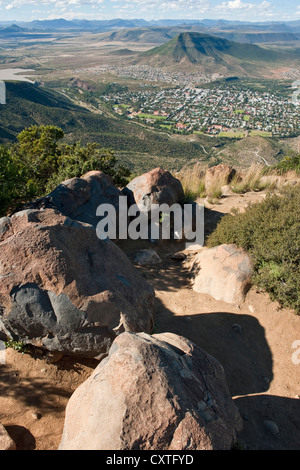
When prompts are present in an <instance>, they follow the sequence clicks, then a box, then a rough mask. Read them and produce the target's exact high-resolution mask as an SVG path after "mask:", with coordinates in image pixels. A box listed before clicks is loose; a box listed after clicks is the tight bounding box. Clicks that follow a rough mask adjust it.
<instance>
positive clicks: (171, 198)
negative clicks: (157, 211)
mask: <svg viewBox="0 0 300 470" xmlns="http://www.w3.org/2000/svg"><path fill="white" fill-rule="evenodd" d="M123 194H125V195H126V196H127V197H128V200H129V204H137V205H138V206H139V207H140V208H141V210H143V211H145V212H148V211H150V209H151V204H168V205H169V206H171V205H172V204H175V203H179V202H181V201H182V200H183V198H184V192H183V188H182V184H181V182H180V181H179V179H177V178H175V177H174V176H172V175H171V173H170V172H169V171H166V170H163V169H162V168H154V169H153V170H151V171H149V172H148V173H144V174H143V175H140V176H137V177H136V178H134V179H133V180H132V181H130V183H129V184H128V185H127V186H126V188H124V189H123Z"/></svg>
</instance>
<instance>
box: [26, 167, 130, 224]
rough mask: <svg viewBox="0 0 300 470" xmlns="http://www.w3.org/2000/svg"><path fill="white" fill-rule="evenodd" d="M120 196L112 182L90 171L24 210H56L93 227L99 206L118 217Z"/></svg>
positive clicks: (31, 203) (107, 177)
mask: <svg viewBox="0 0 300 470" xmlns="http://www.w3.org/2000/svg"><path fill="white" fill-rule="evenodd" d="M120 196H123V194H122V192H121V191H120V190H119V189H118V188H116V187H115V186H114V184H113V181H112V180H111V178H110V177H109V176H108V175H106V174H105V173H102V172H101V171H90V172H89V173H86V174H85V175H83V176H82V177H81V178H71V179H68V180H66V181H63V182H62V183H61V184H59V185H58V186H57V187H56V188H55V189H54V190H53V191H52V192H51V193H49V194H48V195H47V196H44V197H42V198H40V199H37V200H36V201H33V202H30V203H28V204H26V205H25V206H24V207H23V209H56V210H58V211H59V212H61V213H62V214H63V215H65V216H67V217H70V218H71V219H74V220H78V221H80V222H84V223H87V224H91V225H93V226H94V227H96V225H97V224H98V222H99V220H100V218H99V217H98V216H97V214H96V212H97V208H98V207H99V205H100V204H111V205H112V206H113V207H114V208H115V209H116V212H117V213H118V210H119V197H120Z"/></svg>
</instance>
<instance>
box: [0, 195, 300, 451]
mask: <svg viewBox="0 0 300 470" xmlns="http://www.w3.org/2000/svg"><path fill="white" fill-rule="evenodd" d="M264 196H265V194H264V193H262V192H261V193H255V192H254V193H248V194H247V195H244V196H237V195H230V196H228V197H226V198H222V199H221V200H220V202H219V203H218V204H216V205H215V206H213V205H207V210H206V212H205V228H206V229H207V230H211V229H213V227H214V226H215V224H216V223H217V221H218V220H219V219H220V217H221V216H222V214H224V213H227V212H230V210H231V209H232V207H240V208H241V209H243V208H245V206H246V205H247V204H248V203H249V202H252V203H253V202H256V201H259V200H261V198H263V197H264ZM199 202H202V201H199ZM121 247H122V249H124V251H125V252H126V253H127V254H128V256H129V258H131V255H132V254H133V253H134V252H135V251H136V250H137V249H141V248H152V249H153V248H154V249H155V250H156V252H157V253H158V255H159V256H160V257H161V259H162V262H161V263H160V264H157V265H152V266H147V267H146V266H144V267H140V266H137V269H139V270H140V272H141V273H142V274H143V276H144V277H145V278H146V279H147V280H148V282H149V283H150V284H151V285H152V286H153V287H154V289H155V291H156V306H155V331H154V332H155V333H159V332H173V333H176V334H179V335H182V336H185V337H187V338H189V339H191V340H192V341H194V342H195V343H197V344H198V345H199V346H200V347H202V348H203V349H204V350H205V351H207V352H208V353H210V354H211V355H213V356H214V357H215V358H217V359H218V360H219V361H220V363H221V364H222V365H223V367H224V370H225V374H226V378H227V382H228V386H229V390H230V392H231V395H232V397H233V399H234V401H235V403H236V405H237V407H238V409H239V410H240V413H241V416H242V418H243V425H244V426H243V430H242V431H241V433H240V435H239V436H238V442H237V445H238V448H241V449H250V450H260V449H264V450H281V449H282V450H299V449H300V351H299V354H298V355H297V350H296V349H295V347H294V346H295V341H300V316H297V315H295V313H294V312H293V311H291V310H287V309H281V308H280V307H279V305H278V304H277V302H272V301H271V300H270V298H269V296H268V295H267V294H265V293H264V292H260V291H259V290H257V289H256V288H255V286H253V287H252V288H251V290H250V291H249V292H248V294H247V296H246V299H245V302H244V303H243V304H241V305H232V304H227V303H225V302H221V301H216V300H214V299H213V298H212V297H210V296H208V295H204V294H199V293H196V292H194V291H193V289H192V279H191V266H192V263H193V259H194V256H195V252H192V251H189V250H185V251H184V253H185V255H186V258H185V259H184V260H174V259H172V258H171V254H174V253H175V252H182V251H183V250H184V245H182V244H180V243H174V244H173V245H171V244H169V243H165V244H160V245H155V244H151V243H146V242H142V243H139V246H138V247H137V245H136V244H132V243H127V244H123V246H121ZM298 348H299V346H298ZM295 359H296V360H295ZM297 359H298V360H297ZM53 361H55V358H53V357H51V356H49V357H47V356H45V355H43V354H42V353H41V351H38V350H36V351H34V350H32V351H31V354H26V353H25V354H21V353H20V352H17V351H14V350H13V349H7V350H6V364H0V422H1V423H2V424H3V425H4V426H5V427H6V429H7V431H8V432H9V434H10V435H11V437H12V438H13V439H14V440H15V442H16V444H17V449H20V450H21V449H29V450H30V449H32V450H56V449H57V448H58V446H59V443H60V439H61V435H62V430H63V425H64V417H65V408H66V405H67V402H68V399H69V397H70V396H71V394H72V393H73V391H74V390H75V389H76V388H77V387H78V386H79V385H80V383H82V382H83V381H84V380H86V378H87V377H88V376H89V375H90V374H91V372H92V371H93V369H94V368H95V367H96V365H97V361H93V360H84V359H78V358H75V359H74V358H68V357H63V358H61V359H60V360H58V361H57V362H53ZM298 362H299V363H298Z"/></svg>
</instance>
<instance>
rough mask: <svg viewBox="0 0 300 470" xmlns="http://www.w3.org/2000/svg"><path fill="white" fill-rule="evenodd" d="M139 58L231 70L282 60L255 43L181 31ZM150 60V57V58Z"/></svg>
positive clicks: (167, 63) (277, 54)
mask: <svg viewBox="0 0 300 470" xmlns="http://www.w3.org/2000/svg"><path fill="white" fill-rule="evenodd" d="M140 57H141V59H144V58H146V59H147V60H149V59H150V60H151V59H156V60H157V62H158V63H162V62H164V63H165V65H169V66H170V65H172V64H180V63H181V62H183V63H186V62H189V63H190V64H194V65H203V66H207V67H208V71H212V70H211V68H212V67H213V66H215V71H218V69H217V67H218V65H220V64H221V65H223V66H225V67H227V68H228V69H230V70H231V71H234V70H235V69H236V68H238V67H240V68H243V67H244V68H245V67H246V65H247V64H249V63H256V64H257V65H260V66H261V65H263V66H265V64H268V63H269V64H271V63H276V62H279V61H281V60H283V59H284V57H283V55H282V53H280V52H277V51H274V50H268V49H264V48H262V47H259V46H257V45H254V44H245V43H238V42H234V41H229V40H227V39H223V38H220V37H216V36H209V35H207V34H202V33H197V32H184V33H180V34H179V35H177V36H176V37H174V38H173V39H171V40H170V41H168V42H167V43H166V44H163V45H161V46H159V47H155V48H153V49H150V50H148V51H146V52H144V53H142V54H141V55H140ZM152 63H153V60H152Z"/></svg>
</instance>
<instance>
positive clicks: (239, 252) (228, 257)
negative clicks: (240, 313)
mask: <svg viewBox="0 0 300 470" xmlns="http://www.w3.org/2000/svg"><path fill="white" fill-rule="evenodd" d="M192 272H193V290H194V291H195V292H199V293H201V294H209V295H211V296H212V297H214V298H215V299H216V300H223V301H224V302H227V303H232V304H240V303H242V302H243V301H244V299H245V295H246V293H247V291H248V290H249V288H250V286H251V278H252V273H253V265H252V261H251V258H250V256H249V254H248V253H247V252H245V251H244V250H243V249H241V248H238V247H237V246H235V245H233V244H230V245H219V246H216V247H214V248H205V249H203V250H202V251H200V253H198V254H197V255H196V257H195V260H194V263H193V268H192Z"/></svg>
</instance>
